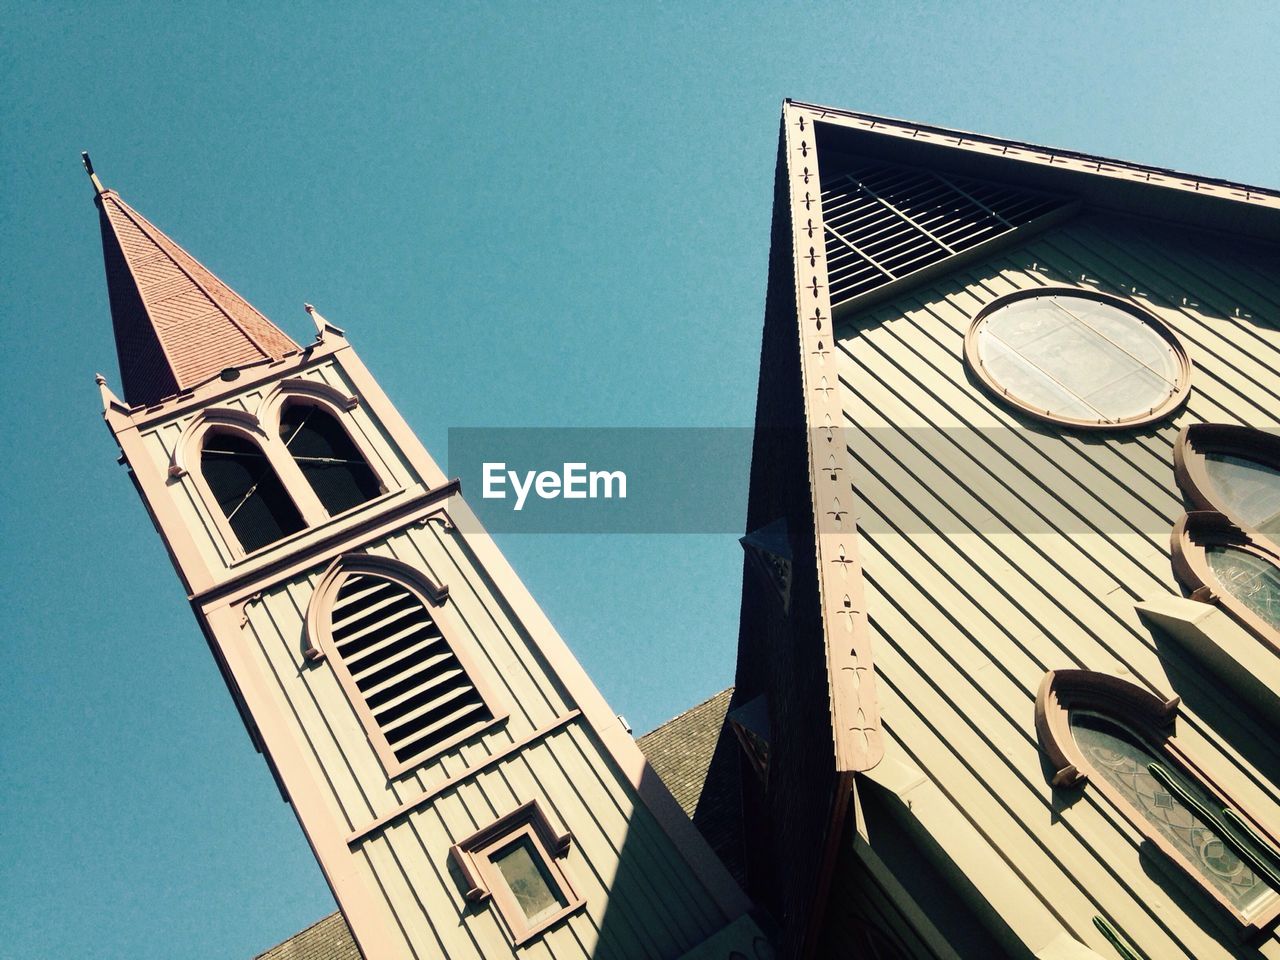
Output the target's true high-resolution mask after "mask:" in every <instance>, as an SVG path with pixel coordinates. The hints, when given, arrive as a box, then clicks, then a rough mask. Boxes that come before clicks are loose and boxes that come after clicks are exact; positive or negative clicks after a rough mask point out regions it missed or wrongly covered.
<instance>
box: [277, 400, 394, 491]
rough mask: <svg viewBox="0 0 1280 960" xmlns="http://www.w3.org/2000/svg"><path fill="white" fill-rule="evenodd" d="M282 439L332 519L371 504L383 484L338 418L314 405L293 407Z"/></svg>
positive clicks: (287, 410)
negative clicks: (347, 511)
mask: <svg viewBox="0 0 1280 960" xmlns="http://www.w3.org/2000/svg"><path fill="white" fill-rule="evenodd" d="M280 437H281V439H283V440H284V443H285V446H286V447H287V448H288V450H289V452H290V453H291V454H292V455H293V459H294V461H295V462H296V463H297V464H298V469H300V470H301V471H302V475H303V476H304V477H306V478H307V482H308V483H310V484H311V488H312V489H313V490H314V491H315V494H316V497H317V498H318V499H319V500H320V503H321V505H323V506H324V508H325V510H327V511H328V512H329V515H330V516H335V515H336V514H339V513H343V512H344V511H346V510H350V509H351V508H352V507H356V506H359V505H360V504H362V503H364V502H365V501H366V500H372V499H373V498H374V497H376V496H377V495H378V494H379V493H381V492H382V484H381V483H379V482H378V477H377V475H376V474H374V472H373V469H372V468H371V467H370V466H369V463H368V461H367V460H365V458H364V455H363V454H362V453H361V452H360V449H359V448H358V447H357V446H356V444H355V442H354V441H353V440H352V439H351V436H350V435H349V434H348V433H347V431H346V429H345V428H344V427H343V425H342V424H341V423H339V422H338V419H337V417H335V416H333V414H331V413H329V411H327V410H325V409H323V408H322V407H319V406H316V405H315V404H311V403H290V404H288V405H287V406H286V407H285V408H284V411H283V412H282V413H281V414H280Z"/></svg>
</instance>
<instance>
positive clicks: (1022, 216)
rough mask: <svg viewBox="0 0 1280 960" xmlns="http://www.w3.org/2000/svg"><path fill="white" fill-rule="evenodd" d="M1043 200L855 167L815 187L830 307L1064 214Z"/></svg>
mask: <svg viewBox="0 0 1280 960" xmlns="http://www.w3.org/2000/svg"><path fill="white" fill-rule="evenodd" d="M1066 203H1067V201H1066V200H1063V199H1062V198H1060V197H1052V196H1046V195H1044V194H1038V193H1031V192H1028V191H1024V190H1011V189H1008V188H1007V187H1002V186H998V185H996V184H991V183H983V182H982V181H980V180H968V179H964V178H961V177H944V176H942V175H940V174H937V173H933V172H930V171H927V170H913V169H910V168H906V167H897V166H885V165H883V164H878V163H871V162H867V161H854V162H853V163H852V164H851V165H849V166H846V167H845V169H844V170H842V171H841V172H840V173H839V174H837V175H836V176H833V177H831V178H829V179H824V180H823V183H822V214H823V219H824V223H825V228H826V245H827V277H828V279H827V282H828V283H829V284H830V287H831V306H832V308H833V309H834V308H837V307H839V306H841V305H842V304H845V303H848V302H849V301H851V300H853V299H854V298H855V297H859V296H861V295H862V294H864V293H867V292H868V291H871V290H874V289H876V288H877V287H880V286H883V285H884V284H886V283H890V282H892V281H894V280H897V279H898V278H900V277H905V276H907V275H908V274H911V273H914V272H915V271H917V270H921V269H923V268H925V267H927V266H929V265H930V264H934V263H937V262H939V261H940V260H945V259H946V258H947V257H950V256H952V255H954V254H957V253H960V252H961V251H963V250H968V249H969V248H970V247H974V246H977V245H978V244H979V243H982V242H983V241H985V240H990V239H992V238H993V237H998V236H1000V235H1001V234H1004V233H1008V232H1009V231H1011V230H1013V229H1015V228H1017V227H1020V226H1022V225H1023V224H1025V223H1030V222H1031V221H1032V220H1035V219H1036V218H1038V217H1041V216H1043V215H1045V214H1046V213H1049V212H1051V211H1053V210H1057V209H1059V208H1061V207H1063V206H1064V205H1065V204H1066Z"/></svg>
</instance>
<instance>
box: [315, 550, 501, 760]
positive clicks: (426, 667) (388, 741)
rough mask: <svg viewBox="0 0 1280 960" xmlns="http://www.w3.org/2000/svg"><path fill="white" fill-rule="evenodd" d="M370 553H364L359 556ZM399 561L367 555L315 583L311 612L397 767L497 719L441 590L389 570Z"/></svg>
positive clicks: (323, 644)
mask: <svg viewBox="0 0 1280 960" xmlns="http://www.w3.org/2000/svg"><path fill="white" fill-rule="evenodd" d="M362 561H364V562H362ZM393 564H394V565H396V566H399V564H397V563H396V562H395V561H386V560H380V558H360V559H357V560H356V561H355V562H354V563H352V564H351V565H350V567H349V568H347V569H342V568H337V569H336V570H335V571H334V572H333V574H332V575H331V576H329V577H327V578H326V581H325V583H324V584H322V586H321V587H320V588H318V589H317V593H316V598H315V599H314V600H313V601H312V605H313V607H317V606H318V607H321V608H323V609H322V610H316V611H313V612H309V613H308V621H309V625H310V624H311V623H312V622H313V621H315V620H317V619H319V620H320V621H321V622H320V623H319V624H316V626H317V627H318V632H319V637H318V638H317V639H319V640H320V644H319V647H318V648H313V649H312V651H310V655H311V656H312V657H313V658H315V657H319V656H325V657H327V658H328V659H329V661H330V663H331V664H332V666H333V669H334V671H335V672H336V673H337V675H338V678H339V680H340V681H341V682H342V684H343V686H344V687H345V689H346V691H347V694H348V696H349V697H350V698H351V701H352V704H353V705H354V706H355V708H356V712H357V714H358V715H359V716H360V717H361V719H362V721H363V722H364V724H365V727H366V730H367V732H368V734H369V738H370V741H371V742H372V743H373V745H374V747H375V749H376V750H377V752H378V754H379V756H380V757H381V758H382V760H383V763H384V764H385V766H386V767H387V769H388V772H389V773H391V774H392V775H394V774H396V773H400V772H403V771H404V770H405V769H408V768H409V767H410V766H412V765H413V764H415V763H417V762H421V761H422V760H425V759H426V758H428V757H430V756H432V755H433V754H436V753H439V752H440V751H441V750H444V749H446V748H448V747H450V746H452V745H454V744H456V743H458V742H460V741H461V740H463V739H465V738H466V737H468V736H470V735H472V734H474V733H475V732H477V731H478V730H480V729H482V728H484V727H486V726H488V725H489V724H491V723H493V722H494V721H495V720H497V719H500V718H499V717H498V716H497V715H496V713H495V710H494V709H493V707H492V706H491V701H490V700H489V699H488V698H487V697H486V691H485V690H484V688H483V687H482V686H481V685H479V683H478V679H477V677H476V676H475V671H474V670H473V668H472V666H471V664H470V663H469V662H468V661H467V658H466V656H465V654H464V653H463V651H462V650H460V649H459V648H458V647H457V646H455V644H454V643H451V642H450V639H449V637H448V636H447V635H446V630H445V629H444V628H443V627H444V621H445V617H444V612H443V610H442V609H441V602H442V601H443V599H444V597H443V595H441V596H438V597H432V598H426V597H424V595H423V592H422V591H420V590H419V589H417V588H416V587H415V586H414V584H413V582H412V580H410V579H409V578H407V577H406V578H401V577H399V576H387V575H385V574H384V573H383V572H381V571H380V570H378V569H377V567H379V566H390V565H393Z"/></svg>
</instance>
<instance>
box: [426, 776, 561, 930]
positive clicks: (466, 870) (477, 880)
mask: <svg viewBox="0 0 1280 960" xmlns="http://www.w3.org/2000/svg"><path fill="white" fill-rule="evenodd" d="M570 840H571V838H570V836H569V835H568V834H567V833H566V834H557V833H556V832H555V830H554V829H553V828H552V826H551V823H550V821H549V820H548V819H547V817H546V814H544V813H543V812H542V808H541V807H539V806H538V804H537V801H530V802H529V803H526V804H524V805H522V806H520V807H517V808H516V809H515V810H513V811H512V812H511V813H509V814H507V815H506V816H504V817H501V818H499V819H498V820H496V821H495V822H494V823H492V824H490V825H489V826H487V827H485V828H484V829H483V830H480V831H478V832H476V833H474V834H472V835H471V836H470V837H468V838H467V839H465V840H463V841H462V842H460V843H458V844H455V845H454V846H453V848H452V849H451V850H450V854H451V855H452V856H453V859H454V862H455V863H457V865H458V867H459V868H460V870H461V871H462V875H463V878H464V879H465V880H466V882H467V884H468V887H469V889H468V890H467V894H466V896H467V899H468V900H470V901H471V902H473V903H482V902H484V901H485V900H490V899H491V900H492V901H493V903H494V906H495V907H496V908H497V912H498V914H499V916H500V917H501V918H502V920H503V922H504V923H505V924H506V927H507V930H508V932H509V933H510V935H511V939H512V942H513V943H514V944H515V945H516V946H521V945H522V944H525V943H528V942H529V941H530V940H532V939H534V938H535V937H537V936H539V935H540V934H542V933H543V932H544V931H545V930H547V929H549V928H550V927H552V926H553V925H555V924H557V923H559V922H560V921H561V920H563V919H565V918H566V917H568V916H570V915H571V914H573V913H574V912H576V911H577V910H578V909H579V908H581V907H582V906H583V905H584V904H585V902H586V901H585V900H583V899H582V898H581V897H579V896H578V894H577V893H576V891H575V890H574V888H573V884H572V883H571V882H570V880H569V877H568V874H567V873H566V872H565V870H564V867H563V866H562V864H561V863H560V861H561V860H562V859H563V858H564V857H565V856H566V855H567V854H568V852H569V844H570Z"/></svg>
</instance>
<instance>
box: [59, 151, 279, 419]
mask: <svg viewBox="0 0 1280 960" xmlns="http://www.w3.org/2000/svg"><path fill="white" fill-rule="evenodd" d="M85 166H86V169H88V171H89V176H90V178H91V179H92V181H93V185H94V189H95V190H96V191H97V196H96V197H95V203H97V205H98V212H99V219H100V221H101V226H102V254H103V258H104V259H105V261H106V269H107V292H108V294H109V296H110V298H111V319H112V324H113V326H114V328H115V335H116V351H117V353H118V355H119V358H120V378H121V381H122V386H123V392H124V399H125V401H126V402H128V403H130V404H151V403H156V402H158V401H160V400H163V399H165V398H166V397H171V396H173V395H174V394H177V393H181V392H182V391H183V390H187V389H189V388H191V387H194V386H197V385H198V384H201V383H204V382H205V381H207V380H210V379H212V378H213V377H215V376H216V375H217V374H218V373H219V372H220V371H222V370H225V369H226V368H227V367H238V366H243V365H245V364H249V363H255V362H258V361H261V360H268V359H273V360H274V359H279V358H280V357H283V356H284V355H285V354H288V353H291V352H294V351H296V350H298V349H299V347H298V345H297V344H296V343H294V342H293V341H292V340H290V339H289V337H287V336H286V335H285V334H284V333H283V332H282V331H281V330H280V328H279V327H277V326H276V325H275V324H273V323H272V322H271V321H270V320H268V319H267V318H266V317H264V316H263V315H262V314H261V313H259V312H258V311H257V310H255V309H254V308H253V307H252V306H251V305H250V304H249V303H248V301H246V300H245V299H244V298H243V297H241V296H240V295H239V294H238V293H236V292H235V291H234V290H232V289H231V288H230V287H228V286H227V285H226V284H225V283H223V282H222V281H221V280H219V279H218V278H217V277H215V276H214V275H213V273H211V272H210V271H209V269H208V268H207V267H205V266H204V265H203V264H201V263H200V262H199V261H197V260H196V259H195V258H194V257H192V256H191V255H190V254H189V253H187V252H186V251H185V250H183V249H182V248H181V247H180V246H178V245H177V244H176V243H174V242H173V241H172V240H171V239H169V237H167V236H165V234H164V233H162V232H161V231H160V230H159V229H158V228H156V227H155V225H153V224H152V223H151V222H150V221H149V220H147V219H146V218H145V217H143V216H142V215H141V214H140V213H138V212H137V211H136V210H134V209H133V208H132V207H130V206H129V205H128V204H127V203H125V202H124V201H123V200H121V199H120V197H119V196H118V195H117V194H116V193H115V191H114V190H106V189H103V187H102V184H101V183H100V182H99V181H98V178H97V177H96V176H94V174H93V168H92V166H91V165H90V164H89V162H88V157H87V156H86V157H85Z"/></svg>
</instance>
